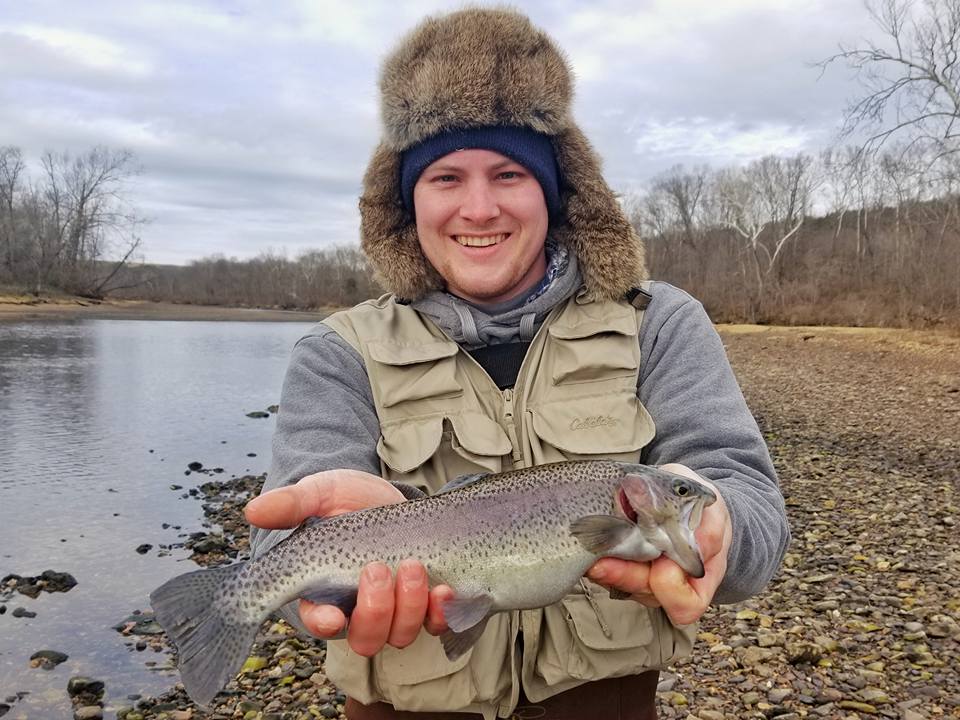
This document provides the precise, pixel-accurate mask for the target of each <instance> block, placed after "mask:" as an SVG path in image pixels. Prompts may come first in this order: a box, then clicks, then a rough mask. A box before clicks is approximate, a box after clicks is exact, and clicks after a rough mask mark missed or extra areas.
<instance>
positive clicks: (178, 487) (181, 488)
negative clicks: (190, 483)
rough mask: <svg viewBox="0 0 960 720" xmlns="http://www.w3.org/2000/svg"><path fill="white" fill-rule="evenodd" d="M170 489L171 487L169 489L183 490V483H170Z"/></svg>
mask: <svg viewBox="0 0 960 720" xmlns="http://www.w3.org/2000/svg"><path fill="white" fill-rule="evenodd" d="M170 489H171V490H183V485H176V484H174V485H171V486H170Z"/></svg>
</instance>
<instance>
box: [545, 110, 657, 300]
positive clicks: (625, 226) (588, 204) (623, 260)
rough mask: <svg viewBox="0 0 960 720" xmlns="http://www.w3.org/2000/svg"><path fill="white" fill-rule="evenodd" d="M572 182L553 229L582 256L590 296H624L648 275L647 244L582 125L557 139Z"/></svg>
mask: <svg viewBox="0 0 960 720" xmlns="http://www.w3.org/2000/svg"><path fill="white" fill-rule="evenodd" d="M553 143H554V150H555V152H556V156H557V165H558V166H559V168H560V174H561V175H562V176H563V178H564V180H565V184H566V186H567V187H566V193H565V198H564V199H565V203H566V212H565V213H564V215H565V222H564V223H563V224H562V225H559V226H557V227H555V228H553V230H552V234H553V235H554V236H555V237H556V238H557V239H558V240H560V241H561V242H564V243H565V244H566V245H567V246H568V247H569V248H571V249H572V250H573V251H574V252H575V253H576V254H577V258H578V259H579V261H580V269H581V272H583V276H584V284H585V286H586V289H587V296H588V297H590V298H592V299H601V298H607V299H611V300H616V299H619V298H622V297H623V296H624V295H625V294H626V292H627V291H628V290H630V288H632V287H635V286H636V285H638V284H639V283H640V282H641V281H642V280H644V279H645V278H646V267H645V264H644V252H643V243H642V242H641V241H640V238H639V236H638V235H637V233H636V231H635V230H634V229H633V227H632V226H631V225H630V223H629V221H628V220H627V218H626V215H625V214H624V212H623V209H622V208H621V207H620V203H618V202H617V199H616V196H615V195H614V193H613V191H612V190H610V188H609V187H608V186H607V183H606V182H605V181H604V179H603V176H602V175H601V173H600V160H599V158H598V157H597V155H596V154H595V153H594V151H593V149H592V148H591V146H590V143H589V142H588V141H587V139H586V137H584V135H583V133H582V132H581V131H580V129H579V128H578V127H577V126H576V125H572V124H571V125H570V127H568V128H567V129H566V130H564V131H562V132H560V133H558V134H557V135H556V136H554V138H553Z"/></svg>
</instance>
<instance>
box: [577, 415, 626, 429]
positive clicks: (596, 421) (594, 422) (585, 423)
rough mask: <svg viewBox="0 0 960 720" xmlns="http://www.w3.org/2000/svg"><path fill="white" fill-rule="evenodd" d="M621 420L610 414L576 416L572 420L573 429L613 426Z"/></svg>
mask: <svg viewBox="0 0 960 720" xmlns="http://www.w3.org/2000/svg"><path fill="white" fill-rule="evenodd" d="M619 422H620V421H619V420H617V419H616V418H614V417H610V416H609V415H594V416H592V417H585V418H574V419H573V420H572V421H571V422H570V429H571V430H591V429H593V428H600V427H613V426H614V425H616V424H617V423H619Z"/></svg>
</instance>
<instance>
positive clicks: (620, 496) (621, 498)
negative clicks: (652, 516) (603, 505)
mask: <svg viewBox="0 0 960 720" xmlns="http://www.w3.org/2000/svg"><path fill="white" fill-rule="evenodd" d="M617 506H618V507H619V509H620V512H622V513H623V516H624V517H625V518H626V519H627V520H629V521H630V522H632V523H634V524H636V522H637V511H636V510H634V509H633V505H631V504H630V498H628V497H627V493H626V492H624V490H623V488H620V491H619V492H618V493H617Z"/></svg>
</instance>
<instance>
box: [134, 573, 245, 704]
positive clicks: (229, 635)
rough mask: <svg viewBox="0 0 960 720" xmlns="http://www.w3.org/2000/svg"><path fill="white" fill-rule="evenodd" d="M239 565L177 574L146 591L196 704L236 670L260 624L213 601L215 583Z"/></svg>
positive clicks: (206, 700) (217, 689)
mask: <svg viewBox="0 0 960 720" xmlns="http://www.w3.org/2000/svg"><path fill="white" fill-rule="evenodd" d="M244 565H245V563H235V564H233V565H226V566H223V567H217V568H210V569H206V570H195V571H193V572H189V573H185V574H183V575H178V576H177V577H175V578H173V579H172V580H168V581H167V582H166V583H164V584H163V585H161V586H160V587H159V588H157V589H156V590H154V591H153V592H152V593H150V603H151V605H153V612H154V615H155V616H156V618H157V622H159V623H160V625H161V626H163V629H164V630H166V632H167V636H168V637H169V638H170V640H172V641H173V643H174V645H176V647H177V652H178V653H179V662H178V665H179V669H180V678H181V679H182V680H183V687H184V688H185V689H186V691H187V694H188V695H190V698H191V699H192V700H193V701H194V702H195V703H197V704H198V705H200V706H205V705H206V704H207V703H209V702H210V701H211V700H212V699H213V698H214V696H216V694H217V693H218V692H220V691H221V690H222V689H223V686H224V685H226V684H227V681H228V680H229V679H230V678H231V677H232V676H233V675H235V674H236V673H237V672H238V671H239V670H240V668H241V667H242V666H243V662H244V660H245V659H246V657H247V653H249V651H250V646H251V645H252V644H253V641H254V638H255V637H256V634H257V629H258V628H259V626H260V623H259V621H255V622H252V623H244V622H237V621H236V620H234V619H233V618H230V617H227V616H226V615H225V614H224V613H223V609H222V608H220V607H218V606H217V604H216V603H215V602H214V598H215V593H216V591H217V589H218V588H219V587H220V586H221V585H222V584H223V583H224V582H226V581H227V580H229V579H230V578H232V577H233V576H234V575H236V574H237V573H238V572H239V571H240V570H241V569H242V568H243V566H244Z"/></svg>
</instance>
